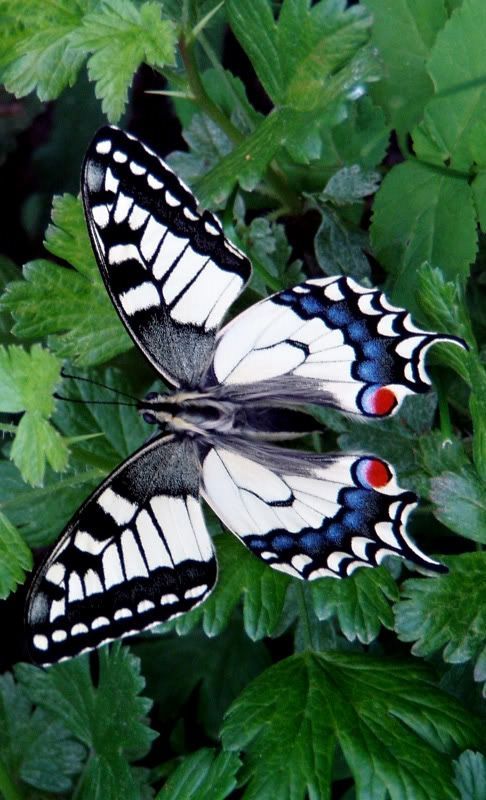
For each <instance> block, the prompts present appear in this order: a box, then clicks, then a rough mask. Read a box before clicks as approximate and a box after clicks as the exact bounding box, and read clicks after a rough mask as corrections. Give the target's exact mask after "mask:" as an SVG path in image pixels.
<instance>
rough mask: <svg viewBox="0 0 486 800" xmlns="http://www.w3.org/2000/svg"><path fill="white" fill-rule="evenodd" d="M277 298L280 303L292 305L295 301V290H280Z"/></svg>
mask: <svg viewBox="0 0 486 800" xmlns="http://www.w3.org/2000/svg"><path fill="white" fill-rule="evenodd" d="M275 300H278V302H279V303H284V304H285V305H288V306H290V305H292V304H293V303H294V302H295V295H294V294H293V292H280V294H278V295H277V297H276V298H275Z"/></svg>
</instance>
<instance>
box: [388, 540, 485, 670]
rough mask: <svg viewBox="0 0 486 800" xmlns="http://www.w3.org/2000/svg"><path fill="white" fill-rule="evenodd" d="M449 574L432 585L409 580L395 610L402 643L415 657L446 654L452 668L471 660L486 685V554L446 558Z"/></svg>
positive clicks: (397, 628) (469, 554) (429, 581)
mask: <svg viewBox="0 0 486 800" xmlns="http://www.w3.org/2000/svg"><path fill="white" fill-rule="evenodd" d="M445 560H446V561H447V565H448V567H449V570H450V572H449V573H448V574H447V575H441V576H440V577H438V578H429V579H428V580H426V581H424V580H415V579H413V580H409V581H406V582H405V583H404V584H403V596H402V599H401V600H400V602H399V603H397V605H396V606H395V612H396V630H397V633H398V636H399V638H400V639H402V641H405V642H415V644H414V645H413V648H412V652H413V653H414V654H415V655H417V656H422V657H423V656H430V655H431V654H432V653H436V652H437V651H442V650H443V652H442V657H443V658H444V660H445V661H447V662H449V663H451V664H462V663H465V662H468V661H472V662H473V663H475V664H476V672H475V678H476V680H477V681H485V680H486V588H485V587H486V554H485V553H467V554H465V555H462V556H455V557H454V558H452V557H450V558H449V559H445Z"/></svg>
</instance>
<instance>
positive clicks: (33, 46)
mask: <svg viewBox="0 0 486 800" xmlns="http://www.w3.org/2000/svg"><path fill="white" fill-rule="evenodd" d="M92 5H93V0H58V1H57V2H55V3H49V4H47V5H46V4H42V5H40V4H39V3H38V2H37V1H36V0H21V2H11V1H9V2H8V3H7V4H6V8H5V11H4V14H5V16H4V18H3V24H4V25H5V26H6V30H5V31H4V37H5V38H4V43H3V53H2V54H1V55H0V64H2V65H3V69H2V70H1V72H0V78H1V80H2V82H3V83H4V84H5V86H6V88H7V89H8V91H10V92H12V93H13V94H15V95H17V97H23V96H24V95H27V94H29V93H30V92H32V91H34V90H35V91H36V92H37V95H38V97H39V98H40V99H41V100H52V99H54V98H56V97H58V96H59V95H60V94H61V92H62V90H63V89H65V88H66V87H67V86H72V85H73V84H74V81H75V80H76V76H77V74H78V71H79V69H80V67H81V65H82V63H83V61H84V60H85V54H84V53H82V52H81V51H79V50H77V49H76V47H75V46H74V43H73V34H74V33H75V32H76V31H77V30H78V28H79V26H80V25H81V22H82V19H83V16H84V14H85V13H86V12H87V11H89V10H90V8H91V7H92Z"/></svg>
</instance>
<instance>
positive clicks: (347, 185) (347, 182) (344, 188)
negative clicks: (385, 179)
mask: <svg viewBox="0 0 486 800" xmlns="http://www.w3.org/2000/svg"><path fill="white" fill-rule="evenodd" d="M380 180H381V178H380V174H379V173H378V172H374V171H372V170H363V169H362V167H361V166H360V165H359V164H353V165H352V166H350V167H342V169H340V170H338V171H337V172H335V173H334V175H333V176H332V177H331V178H330V179H329V180H328V182H327V183H326V185H325V187H324V190H323V191H322V193H321V195H320V198H319V199H320V200H322V201H324V202H325V201H326V200H331V202H333V203H335V204H336V205H338V206H343V205H346V204H347V203H356V202H358V201H359V200H361V199H362V198H363V197H366V196H367V195H369V194H374V193H375V192H376V190H377V189H378V186H379V184H380Z"/></svg>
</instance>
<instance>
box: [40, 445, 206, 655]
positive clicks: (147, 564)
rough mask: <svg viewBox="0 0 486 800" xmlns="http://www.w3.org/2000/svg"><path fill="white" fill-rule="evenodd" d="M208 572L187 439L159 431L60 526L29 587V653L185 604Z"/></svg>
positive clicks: (135, 624)
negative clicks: (160, 434) (63, 528)
mask: <svg viewBox="0 0 486 800" xmlns="http://www.w3.org/2000/svg"><path fill="white" fill-rule="evenodd" d="M216 574H217V566H216V559H215V557H214V553H213V548H212V544H211V539H210V537H209V534H208V532H207V530H206V526H205V523H204V518H203V516H202V511H201V506H200V504H199V466H198V462H197V458H196V453H195V450H194V444H193V442H191V441H190V440H189V439H184V440H182V441H177V440H176V439H175V438H174V437H173V436H165V437H164V436H163V437H159V438H158V439H156V440H155V441H153V442H151V443H150V444H148V445H146V446H145V447H143V448H142V449H141V450H139V451H138V452H137V453H135V454H134V455H133V456H132V457H131V458H130V459H129V460H128V461H126V462H125V463H124V464H122V466H121V467H119V468H118V469H117V470H116V471H115V472H114V473H113V474H112V475H110V477H109V478H107V480H105V481H104V483H103V484H102V485H101V486H100V487H99V488H98V489H97V490H96V492H95V493H94V494H93V495H92V496H91V497H90V498H89V500H88V501H87V502H86V503H85V505H84V506H83V507H82V508H81V509H80V510H79V512H78V513H77V514H76V516H75V518H74V519H73V520H72V522H71V523H70V525H69V526H68V527H67V529H66V531H65V533H64V535H63V536H62V537H61V539H60V540H59V542H58V544H57V545H56V547H55V548H54V550H53V552H52V553H51V554H50V556H49V558H48V560H47V562H46V563H45V564H44V566H43V567H42V568H41V569H40V570H39V572H38V574H37V576H36V578H35V580H34V583H33V585H32V588H31V591H30V601H29V606H28V618H27V621H28V625H29V627H30V630H31V637H32V644H33V647H34V652H35V655H36V658H37V659H38V660H39V661H42V663H51V662H54V661H58V660H60V659H62V658H66V657H68V656H73V655H76V654H77V653H80V652H83V651H85V650H91V649H92V648H93V647H97V646H98V645H100V644H102V643H104V642H108V641H111V640H112V639H115V638H118V637H120V636H126V635H128V634H130V633H134V632H138V631H140V630H142V629H144V628H150V627H151V626H153V625H157V624H159V623H160V622H164V621H165V620H167V619H172V618H173V617H175V616H178V615H179V614H182V613H184V612H186V611H189V610H190V609H191V608H194V607H195V606H196V605H198V604H199V603H201V602H202V601H203V600H204V599H205V598H206V597H207V595H208V594H209V593H210V591H211V590H212V588H213V586H214V584H215V581H216Z"/></svg>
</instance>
